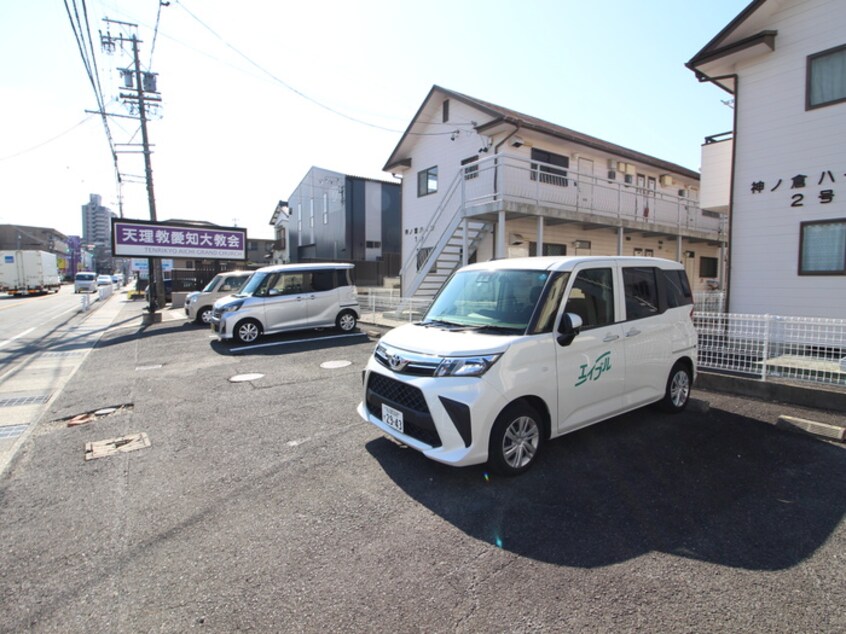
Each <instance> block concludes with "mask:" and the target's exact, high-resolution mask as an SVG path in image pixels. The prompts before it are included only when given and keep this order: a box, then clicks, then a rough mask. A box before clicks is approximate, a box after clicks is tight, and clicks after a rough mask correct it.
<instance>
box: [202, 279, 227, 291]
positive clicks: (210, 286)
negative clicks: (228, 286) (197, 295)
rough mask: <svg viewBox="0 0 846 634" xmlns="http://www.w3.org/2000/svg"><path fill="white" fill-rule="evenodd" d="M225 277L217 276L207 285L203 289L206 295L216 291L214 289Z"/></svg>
mask: <svg viewBox="0 0 846 634" xmlns="http://www.w3.org/2000/svg"><path fill="white" fill-rule="evenodd" d="M221 277H223V276H222V275H215V276H214V277H213V278H212V280H211V282H209V283H208V284H206V287H205V288H204V289H203V292H204V293H211V292H212V291H213V290H214V287H215V286H217V283H218V282H219V281H220V278H221Z"/></svg>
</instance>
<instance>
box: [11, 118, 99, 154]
mask: <svg viewBox="0 0 846 634" xmlns="http://www.w3.org/2000/svg"><path fill="white" fill-rule="evenodd" d="M92 116H94V115H88V116H87V117H85V118H84V119H82V120H81V121H79V123H76V124H74V125H73V126H71V127H70V128H68V129H67V130H65V131H64V132H60V133H59V134H57V135H56V136H54V137H51V138H49V139H47V140H46V141H42V142H41V143H39V144H37V145H33V146H32V147H28V148H26V149H25V150H21V151H20V152H16V153H15V154H10V155H9V156H4V157H2V158H0V161H8V160H9V159H13V158H15V157H17V156H21V155H22V154H26V153H27V152H32V151H33V150H37V149H39V148H42V147H44V146H45V145H48V144H49V143H52V142H53V141H55V140H56V139H59V138H61V137H63V136H65V135H66V134H67V133H68V132H71V131H72V130H75V129H76V128H78V127H79V126H81V125H82V124H83V123H86V122H88V121H90V120H91V117H92Z"/></svg>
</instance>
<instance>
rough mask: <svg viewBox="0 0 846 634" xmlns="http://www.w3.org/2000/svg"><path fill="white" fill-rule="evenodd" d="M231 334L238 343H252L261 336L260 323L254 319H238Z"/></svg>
mask: <svg viewBox="0 0 846 634" xmlns="http://www.w3.org/2000/svg"><path fill="white" fill-rule="evenodd" d="M232 335H233V336H234V337H235V341H237V342H238V343H244V344H248V343H253V342H255V340H256V339H258V338H259V337H260V336H261V324H260V323H259V322H257V321H256V320H255V319H245V320H243V321H239V322H238V324H237V325H236V326H235V330H234V331H233V333H232Z"/></svg>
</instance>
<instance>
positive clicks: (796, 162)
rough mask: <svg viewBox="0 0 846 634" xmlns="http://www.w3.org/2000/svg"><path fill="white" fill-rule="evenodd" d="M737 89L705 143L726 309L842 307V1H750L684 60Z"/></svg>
mask: <svg viewBox="0 0 846 634" xmlns="http://www.w3.org/2000/svg"><path fill="white" fill-rule="evenodd" d="M687 66H688V68H690V69H691V70H692V71H694V72H695V73H696V75H697V77H698V78H699V80H700V81H710V82H713V83H715V84H716V85H718V86H720V87H722V88H724V89H725V90H726V91H728V92H729V93H731V94H732V95H733V96H734V98H735V110H734V130H733V135H729V134H726V135H723V138H717V139H711V140H713V141H714V142H706V144H705V145H704V146H703V148H702V150H703V153H702V194H701V200H702V207H703V208H704V209H710V210H720V211H721V210H724V209H728V208H730V209H731V214H730V217H731V221H730V228H729V238H730V241H731V250H730V257H729V267H728V269H729V273H728V278H729V284H728V293H729V296H728V310H729V311H730V312H733V313H755V314H775V315H798V316H808V317H828V318H843V317H846V144H844V142H843V140H844V138H845V137H846V2H844V0H755V1H754V2H751V3H750V4H749V5H748V6H747V7H746V8H745V9H744V10H743V11H742V12H741V13H740V14H739V15H738V16H737V17H736V18H735V19H734V20H732V21H731V23H729V24H728V25H727V26H726V27H725V28H724V29H723V30H722V31H720V32H719V33H718V34H717V35H716V36H715V37H714V38H713V39H712V40H711V41H710V42H708V44H706V45H705V47H704V48H703V49H702V50H701V51H699V52H698V53H697V54H696V55H695V56H694V57H693V58H692V59H691V60H690V61H689V62H688V63H687Z"/></svg>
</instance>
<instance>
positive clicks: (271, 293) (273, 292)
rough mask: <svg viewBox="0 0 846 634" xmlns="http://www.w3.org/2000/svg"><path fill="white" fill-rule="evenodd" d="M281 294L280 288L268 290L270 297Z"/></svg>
mask: <svg viewBox="0 0 846 634" xmlns="http://www.w3.org/2000/svg"><path fill="white" fill-rule="evenodd" d="M281 294H282V292H281V291H280V290H279V289H278V288H271V289H270V290H269V291H267V296H268V297H276V296H277V295H281Z"/></svg>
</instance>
